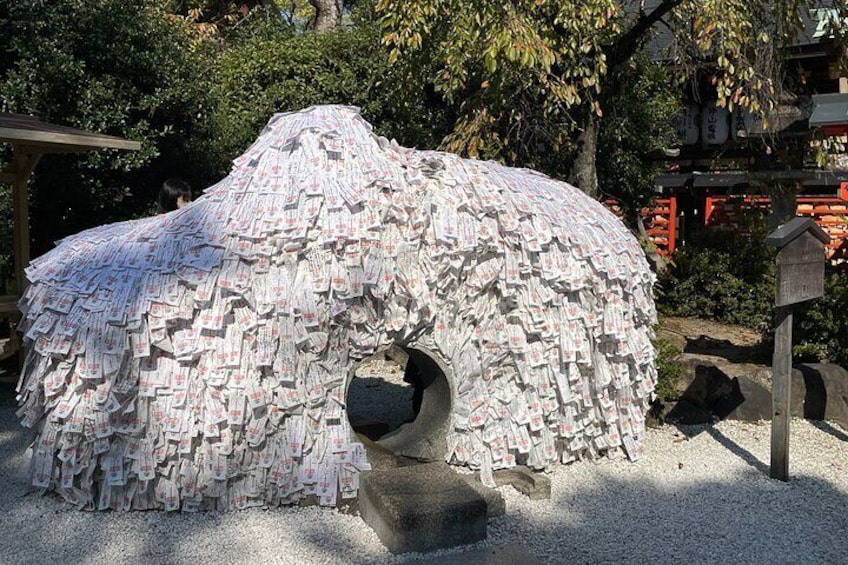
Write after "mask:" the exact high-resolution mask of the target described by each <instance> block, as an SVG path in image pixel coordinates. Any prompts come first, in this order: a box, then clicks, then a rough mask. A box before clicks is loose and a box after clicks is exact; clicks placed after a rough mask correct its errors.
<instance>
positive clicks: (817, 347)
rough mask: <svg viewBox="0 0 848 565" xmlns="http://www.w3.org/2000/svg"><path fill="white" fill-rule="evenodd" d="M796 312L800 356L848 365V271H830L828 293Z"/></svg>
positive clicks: (795, 341) (795, 330) (801, 357)
mask: <svg viewBox="0 0 848 565" xmlns="http://www.w3.org/2000/svg"><path fill="white" fill-rule="evenodd" d="M805 306H806V307H805ZM795 313H796V315H795V323H794V335H793V342H794V343H796V344H798V345H796V348H795V349H796V351H795V354H796V358H798V360H799V361H802V360H803V361H814V360H827V361H830V362H831V363H837V364H839V365H842V366H843V367H848V272H846V271H834V272H831V273H829V274H828V275H827V278H826V279H825V287H824V296H823V297H822V298H818V299H816V300H813V301H811V302H809V303H808V304H806V305H801V306H799V307H797V308H795Z"/></svg>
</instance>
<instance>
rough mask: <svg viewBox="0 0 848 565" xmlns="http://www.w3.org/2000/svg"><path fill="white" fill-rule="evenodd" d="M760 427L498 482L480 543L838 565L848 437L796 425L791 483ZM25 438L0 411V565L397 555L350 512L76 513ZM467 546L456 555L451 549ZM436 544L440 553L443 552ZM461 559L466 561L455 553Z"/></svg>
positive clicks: (604, 554)
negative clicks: (49, 490)
mask: <svg viewBox="0 0 848 565" xmlns="http://www.w3.org/2000/svg"><path fill="white" fill-rule="evenodd" d="M769 430H770V428H769V426H768V425H757V424H750V423H740V422H723V423H720V424H718V425H716V426H713V427H687V428H680V429H678V428H674V427H665V428H661V429H657V430H651V431H650V432H649V435H648V438H647V441H646V445H645V457H644V458H643V459H642V460H641V461H639V462H638V463H635V464H634V463H629V462H627V461H623V460H615V461H612V460H606V459H605V460H602V461H601V462H598V463H589V462H581V463H577V464H573V465H569V466H566V467H560V468H559V469H557V470H556V472H555V473H553V474H552V475H551V479H552V483H553V485H552V487H553V488H552V491H553V492H552V499H551V500H549V501H538V502H531V501H529V500H527V499H525V498H524V497H522V496H521V495H519V494H518V493H517V492H515V491H514V490H512V488H511V487H503V488H502V489H501V490H502V492H503V494H504V497H505V498H506V503H507V513H506V515H505V516H503V517H500V518H495V519H493V520H491V521H490V524H489V539H488V540H487V541H486V542H484V543H481V544H477V546H476V547H478V548H479V547H494V548H497V547H499V546H506V547H517V548H520V549H523V550H525V551H527V552H529V553H531V554H532V555H534V556H536V557H538V558H539V559H540V560H542V561H543V562H548V563H569V564H574V563H672V562H679V563H686V564H690V563H793V564H794V563H834V564H836V563H839V564H842V563H846V562H848V535H846V534H848V434H846V433H845V432H844V431H842V430H840V429H838V428H836V427H833V426H830V425H828V424H824V423H819V424H815V425H814V424H812V423H809V422H806V421H794V422H793V423H792V436H791V437H792V445H791V451H790V456H791V459H790V461H791V467H790V471H791V474H792V480H791V481H790V482H789V483H788V484H787V483H781V482H778V481H772V480H770V479H769V478H768V477H767V474H768V469H767V463H768V453H769V433H770V431H769ZM26 443H27V437H26V434H25V432H24V431H23V430H22V429H21V428H20V427H19V426H18V424H17V420H16V418H15V416H14V409H13V408H10V407H2V408H0V563H4V564H9V565H14V564H19V563H27V564H29V563H51V562H57V563H109V564H113V563H145V564H150V563H156V564H158V563H191V564H205V563H222V564H231V563H251V564H261V563H297V564H307V563H316V564H317V563H321V564H324V563H369V564H370V563H398V562H407V561H415V560H418V559H422V558H425V559H426V558H432V557H434V554H429V555H428V556H422V555H416V554H408V555H404V556H400V557H398V556H392V555H391V554H389V553H388V552H387V551H386V550H385V549H384V548H383V547H382V545H381V544H380V542H379V540H378V539H377V537H376V535H375V534H374V533H373V532H372V531H371V530H370V529H369V528H368V527H367V526H365V524H364V523H363V522H362V521H361V520H360V519H359V518H357V517H355V516H350V515H344V514H340V513H338V512H336V511H334V510H328V509H321V508H317V507H315V508H303V509H300V508H283V509H274V510H260V509H252V510H248V511H242V512H235V513H228V514H215V513H206V514H179V513H172V514H167V513H162V512H131V513H126V514H119V513H114V512H81V511H77V510H73V509H68V508H66V507H65V506H64V505H63V503H62V502H61V501H60V500H59V499H58V498H57V497H55V496H40V495H38V494H36V493H29V494H28V493H27V485H26V480H25V475H26V454H25V450H26ZM461 551H462V550H454V551H453V552H454V553H457V552H461ZM445 553H446V552H444V551H443V552H438V554H436V555H444V554H445ZM459 559H460V561H459V562H461V558H459Z"/></svg>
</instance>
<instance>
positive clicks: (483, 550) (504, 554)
mask: <svg viewBox="0 0 848 565" xmlns="http://www.w3.org/2000/svg"><path fill="white" fill-rule="evenodd" d="M414 562H415V563H421V564H423V565H541V564H542V560H541V559H539V558H537V557H536V556H535V555H533V554H531V553H528V552H527V551H526V550H524V549H522V548H520V547H514V546H512V545H500V546H497V547H480V548H475V549H470V550H468V551H463V552H460V553H452V554H451V555H440V556H438V557H431V558H429V559H423V560H418V559H416V560H414ZM402 563H413V561H412V560H410V561H404V562H402Z"/></svg>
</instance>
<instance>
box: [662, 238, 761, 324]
mask: <svg viewBox="0 0 848 565" xmlns="http://www.w3.org/2000/svg"><path fill="white" fill-rule="evenodd" d="M764 238H765V235H764V233H762V232H761V230H758V231H756V232H754V233H753V234H752V235H739V234H734V233H730V232H727V231H721V230H712V231H710V232H707V233H705V234H704V235H703V236H702V237H701V238H700V239H699V240H698V241H697V242H694V243H690V244H688V245H687V246H686V247H685V248H683V249H681V250H680V251H678V252H677V253H676V254H675V256H674V263H673V265H672V266H671V268H670V269H669V270H668V271H667V272H666V273H665V274H664V275H662V276H661V277H660V281H659V288H660V296H659V299H658V300H659V308H660V311H661V312H663V313H665V314H668V315H675V316H696V317H700V318H708V319H712V320H716V321H719V322H725V323H729V324H739V325H742V326H747V327H750V328H755V329H758V330H760V331H763V332H765V331H767V330H769V329H770V328H771V327H772V325H773V307H774V285H775V263H774V261H775V252H774V250H773V249H772V248H770V247H768V246H766V245H765V243H764Z"/></svg>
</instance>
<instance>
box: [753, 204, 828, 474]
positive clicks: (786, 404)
mask: <svg viewBox="0 0 848 565" xmlns="http://www.w3.org/2000/svg"><path fill="white" fill-rule="evenodd" d="M829 242H830V237H829V236H828V235H827V234H826V233H825V232H824V230H822V229H821V228H820V227H819V226H818V225H817V224H816V223H815V222H814V221H813V220H812V219H811V218H793V219H791V220H789V221H788V222H786V223H785V224H783V225H782V226H780V227H779V228H777V229H776V230H775V231H773V232H772V233H770V234H769V236H768V237H767V238H766V243H768V244H769V245H772V246H774V247H777V249H778V252H777V290H776V292H775V301H774V305H775V306H776V313H777V316H776V318H777V327H776V328H775V331H774V358H773V360H772V414H771V468H770V472H769V475H770V476H771V478H773V479H779V480H781V481H788V480H789V416H790V410H791V404H790V400H791V398H790V393H791V390H792V384H791V377H792V306H793V305H794V304H798V303H799V302H804V301H807V300H812V299H813V298H818V297H820V296H823V295H824V263H825V245H826V244H827V243H829Z"/></svg>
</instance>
